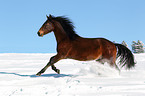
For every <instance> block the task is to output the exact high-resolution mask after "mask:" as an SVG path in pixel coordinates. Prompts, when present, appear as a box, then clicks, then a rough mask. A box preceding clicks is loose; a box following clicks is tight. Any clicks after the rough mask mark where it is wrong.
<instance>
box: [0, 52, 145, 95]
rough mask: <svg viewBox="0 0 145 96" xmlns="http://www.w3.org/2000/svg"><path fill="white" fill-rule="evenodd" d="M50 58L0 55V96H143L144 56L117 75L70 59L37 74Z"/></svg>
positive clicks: (111, 69)
mask: <svg viewBox="0 0 145 96" xmlns="http://www.w3.org/2000/svg"><path fill="white" fill-rule="evenodd" d="M53 55H54V54H22V53H21V54H16V53H3V54H2V53H1V54H0V96H145V54H135V58H136V61H137V64H136V67H135V68H134V69H132V70H130V71H126V70H124V69H122V71H121V73H120V75H119V72H118V71H117V70H115V68H111V67H109V66H108V64H105V65H102V64H100V63H97V62H95V61H89V62H83V61H75V60H70V59H65V60H61V61H59V62H58V63H56V64H55V65H56V67H57V68H58V69H60V72H61V74H56V73H55V72H54V71H53V70H51V68H48V70H47V71H46V72H45V73H44V74H43V75H42V76H40V77H38V76H35V74H36V73H37V72H38V71H40V70H41V69H42V68H43V67H44V66H45V65H46V64H47V62H48V61H49V59H50V57H51V56H53Z"/></svg>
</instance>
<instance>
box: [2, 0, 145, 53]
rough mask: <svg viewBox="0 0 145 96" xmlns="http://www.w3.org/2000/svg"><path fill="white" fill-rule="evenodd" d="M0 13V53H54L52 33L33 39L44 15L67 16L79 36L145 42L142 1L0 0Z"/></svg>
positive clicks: (144, 6) (143, 6) (54, 45)
mask: <svg viewBox="0 0 145 96" xmlns="http://www.w3.org/2000/svg"><path fill="white" fill-rule="evenodd" d="M0 12H1V13H0V53H55V52H56V41H55V37H54V34H53V32H52V33H50V34H47V35H45V36H44V37H43V38H41V37H38V36H37V31H38V30H39V28H40V27H41V25H42V24H43V23H44V22H45V20H46V14H47V15H49V14H52V15H54V16H62V15H64V16H67V17H68V18H70V19H71V20H72V21H73V23H74V26H75V31H76V32H77V34H79V35H80V36H83V37H88V38H97V37H104V38H106V39H109V40H110V41H116V42H118V43H121V42H122V41H123V40H124V41H125V42H126V43H127V44H128V45H129V47H130V45H131V44H132V41H137V40H141V41H142V42H143V43H145V0H1V1H0ZM130 48H131V47H130Z"/></svg>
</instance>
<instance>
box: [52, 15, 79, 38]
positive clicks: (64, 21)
mask: <svg viewBox="0 0 145 96" xmlns="http://www.w3.org/2000/svg"><path fill="white" fill-rule="evenodd" d="M52 19H53V20H56V21H58V22H59V23H60V24H61V26H62V27H63V29H64V31H65V32H66V34H67V36H68V37H69V38H70V40H75V39H76V38H77V37H79V35H77V34H76V32H75V31H74V25H73V23H72V22H71V21H70V20H69V19H68V18H66V17H64V16H59V17H52Z"/></svg>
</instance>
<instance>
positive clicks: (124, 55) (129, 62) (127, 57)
mask: <svg viewBox="0 0 145 96" xmlns="http://www.w3.org/2000/svg"><path fill="white" fill-rule="evenodd" d="M115 46H116V47H117V48H118V52H117V57H116V58H118V57H119V58H120V60H119V63H120V65H121V67H124V66H125V67H126V68H127V69H130V68H132V67H134V66H135V64H136V63H135V61H134V56H133V54H132V52H131V51H130V50H129V49H128V48H127V47H126V46H124V45H122V44H116V43H115Z"/></svg>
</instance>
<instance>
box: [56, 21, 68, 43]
mask: <svg viewBox="0 0 145 96" xmlns="http://www.w3.org/2000/svg"><path fill="white" fill-rule="evenodd" d="M54 35H55V38H56V41H57V43H59V42H61V41H62V40H65V39H68V36H67V35H66V33H65V31H64V29H63V28H62V26H61V25H60V24H59V23H57V24H56V25H55V30H54Z"/></svg>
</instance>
